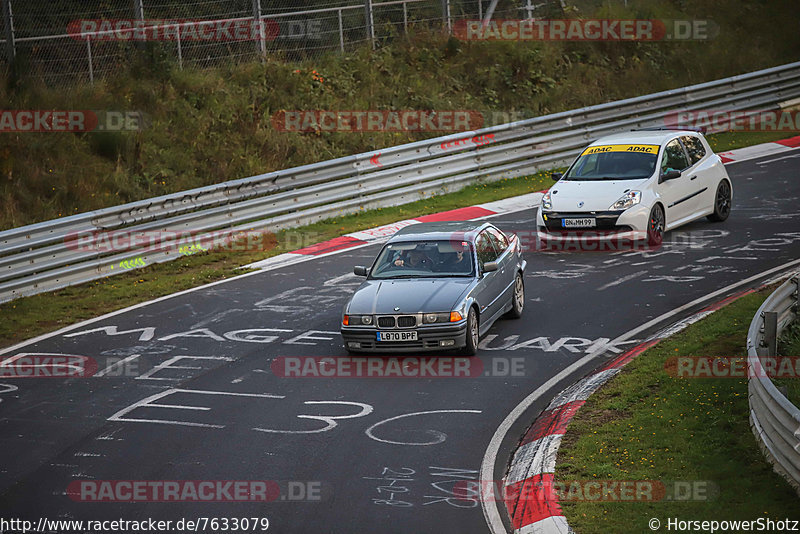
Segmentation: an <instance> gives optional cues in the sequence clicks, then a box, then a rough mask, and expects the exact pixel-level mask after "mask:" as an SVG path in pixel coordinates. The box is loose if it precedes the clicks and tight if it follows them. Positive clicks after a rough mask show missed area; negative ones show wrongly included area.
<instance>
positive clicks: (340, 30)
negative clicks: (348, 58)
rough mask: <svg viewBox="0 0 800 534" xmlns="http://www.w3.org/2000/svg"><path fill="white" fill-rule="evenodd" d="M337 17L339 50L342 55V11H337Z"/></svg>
mask: <svg viewBox="0 0 800 534" xmlns="http://www.w3.org/2000/svg"><path fill="white" fill-rule="evenodd" d="M337 13H338V16H339V49H340V50H341V51H342V53H344V26H343V25H342V10H341V9H340V10H339V11H337Z"/></svg>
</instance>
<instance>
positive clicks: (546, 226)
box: [536, 203, 650, 234]
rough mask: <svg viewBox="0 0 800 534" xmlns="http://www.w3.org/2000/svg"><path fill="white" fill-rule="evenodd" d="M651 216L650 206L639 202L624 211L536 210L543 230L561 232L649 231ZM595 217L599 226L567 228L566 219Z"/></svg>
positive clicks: (537, 219) (538, 224)
mask: <svg viewBox="0 0 800 534" xmlns="http://www.w3.org/2000/svg"><path fill="white" fill-rule="evenodd" d="M649 217H650V207H649V206H646V205H644V204H643V203H639V204H637V205H635V206H633V207H631V208H628V209H627V210H624V211H608V210H607V211H570V212H566V211H544V210H542V209H541V207H540V208H539V210H538V211H537V212H536V225H537V226H538V228H539V229H540V230H542V231H546V232H552V233H556V234H557V233H561V232H580V231H585V232H593V231H601V232H628V231H634V232H645V233H646V232H647V219H648V218H649ZM567 218H572V219H578V218H594V219H595V220H596V221H597V226H595V227H592V228H565V227H564V226H563V225H562V222H561V221H563V220H564V219H567Z"/></svg>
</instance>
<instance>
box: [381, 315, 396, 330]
mask: <svg viewBox="0 0 800 534" xmlns="http://www.w3.org/2000/svg"><path fill="white" fill-rule="evenodd" d="M378 326H380V327H381V328H394V317H378Z"/></svg>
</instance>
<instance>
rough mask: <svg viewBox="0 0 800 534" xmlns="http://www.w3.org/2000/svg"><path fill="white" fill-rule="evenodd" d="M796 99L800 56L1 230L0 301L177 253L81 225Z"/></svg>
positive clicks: (293, 203) (273, 196)
mask: <svg viewBox="0 0 800 534" xmlns="http://www.w3.org/2000/svg"><path fill="white" fill-rule="evenodd" d="M798 96H800V62H797V63H791V64H788V65H782V66H779V67H773V68H770V69H766V70H761V71H757V72H753V73H749V74H743V75H740V76H733V77H731V78H725V79H722V80H716V81H712V82H708V83H703V84H699V85H693V86H689V87H684V88H680V89H674V90H671V91H663V92H660V93H654V94H650V95H645V96H640V97H636V98H630V99H626V100H620V101H617V102H609V103H606V104H600V105H596V106H590V107H586V108H581V109H576V110H572V111H565V112H562V113H555V114H552V115H546V116H542V117H536V118H533V119H527V120H523V121H517V122H513V123H509V124H502V125H499V126H494V127H491V128H485V129H481V130H475V131H470V132H461V133H457V134H452V135H448V136H445V137H438V138H435V139H427V140H424V141H418V142H416V143H410V144H405V145H400V146H396V147H391V148H386V149H382V150H379V151H376V152H371V153H364V154H357V155H354V156H348V157H344V158H339V159H334V160H330V161H323V162H319V163H314V164H311V165H304V166H302V167H296V168H293V169H286V170H282V171H277V172H271V173H267V174H262V175H259V176H253V177H250V178H244V179H240V180H233V181H230V182H224V183H221V184H216V185H211V186H207V187H202V188H197V189H192V190H190V191H184V192H180V193H174V194H171V195H165V196H162V197H157V198H152V199H147V200H142V201H138V202H132V203H130V204H124V205H121V206H115V207H112V208H106V209H102V210H97V211H92V212H88V213H82V214H78V215H73V216H70V217H64V218H61V219H56V220H53V221H46V222H42V223H38V224H33V225H30V226H23V227H20V228H15V229H12V230H7V231H4V232H0V302H4V301H8V300H11V299H14V298H17V297H20V296H24V295H31V294H35V293H40V292H42V291H48V290H52V289H57V288H61V287H65V286H68V285H73V284H78V283H81V282H86V281H89V280H94V279H97V278H101V277H104V276H108V275H111V274H115V273H117V272H120V271H124V270H125V269H119V268H116V269H114V267H115V266H119V265H120V263H121V262H123V263H124V264H125V265H126V267H127V266H131V265H138V266H142V265H149V264H153V263H159V262H164V261H169V260H172V259H174V258H175V257H176V256H179V254H178V253H177V251H175V250H172V249H170V248H169V247H165V248H162V249H161V250H152V247H153V246H155V248H158V245H159V244H160V243H159V242H158V241H156V242H153V243H150V246H151V249H145V248H141V247H140V248H131V249H129V250H125V251H123V252H119V251H116V252H114V251H109V250H100V249H95V250H76V249H75V247H70V246H67V240H68V238H69V237H70V236H74V235H75V234H76V233H79V232H92V231H110V230H124V231H126V232H130V233H131V234H136V233H137V232H151V234H148V235H152V233H158V232H159V231H164V232H165V235H166V232H180V231H184V232H192V233H193V235H202V234H203V233H204V232H212V231H215V232H218V231H220V230H223V229H225V230H228V231H230V232H232V233H236V232H240V231H246V230H250V231H252V230H264V231H275V230H278V229H281V228H287V227H292V226H298V225H303V224H308V223H311V222H315V221H318V220H321V219H326V218H329V217H334V216H338V215H343V214H347V213H354V212H357V211H359V210H361V209H366V208H377V207H382V206H389V205H396V204H400V203H403V202H410V201H414V200H418V199H420V198H423V197H425V196H430V195H435V194H439V193H444V192H448V191H452V190H455V189H459V188H461V187H463V186H465V185H468V184H470V183H474V182H476V181H479V180H487V181H488V180H497V179H500V178H506V177H508V178H511V177H516V176H521V175H525V174H530V173H533V172H537V171H539V170H543V169H549V168H554V167H558V166H560V165H564V164H566V163H568V162H569V161H571V160H572V159H573V158H574V157H575V156H576V155H577V153H578V152H579V151H580V149H581V148H582V147H584V146H585V145H586V144H587V143H588V142H589V141H590V140H592V139H594V138H596V137H598V136H601V135H606V134H609V133H614V132H620V131H625V130H630V129H632V128H641V127H649V126H660V125H664V124H665V119H666V117H667V116H668V115H669V114H671V113H675V112H678V111H691V110H700V109H726V110H748V109H769V108H774V107H776V106H777V105H778V103H780V102H784V101H787V100H790V99H792V98H796V97H798ZM453 141H462V142H460V143H453ZM463 141H466V142H463ZM131 260H136V261H135V263H134V262H132V261H131Z"/></svg>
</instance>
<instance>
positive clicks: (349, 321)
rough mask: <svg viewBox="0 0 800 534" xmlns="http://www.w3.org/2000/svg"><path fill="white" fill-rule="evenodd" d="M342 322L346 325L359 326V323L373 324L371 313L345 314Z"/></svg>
mask: <svg viewBox="0 0 800 534" xmlns="http://www.w3.org/2000/svg"><path fill="white" fill-rule="evenodd" d="M342 324H343V325H345V326H357V325H362V324H363V325H371V324H372V316H371V315H345V316H344V318H343V319H342Z"/></svg>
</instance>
